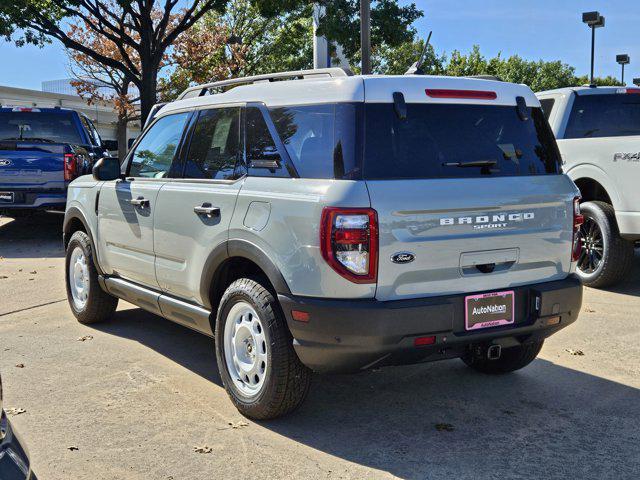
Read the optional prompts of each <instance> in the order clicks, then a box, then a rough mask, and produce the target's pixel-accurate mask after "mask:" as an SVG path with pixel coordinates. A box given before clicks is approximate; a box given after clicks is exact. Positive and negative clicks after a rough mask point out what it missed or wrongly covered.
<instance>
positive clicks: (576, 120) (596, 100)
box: [564, 94, 640, 138]
mask: <svg viewBox="0 0 640 480" xmlns="http://www.w3.org/2000/svg"><path fill="white" fill-rule="evenodd" d="M625 135H640V95H625V94H614V95H577V96H576V97H575V100H574V102H573V108H572V109H571V116H570V117H569V123H568V124H567V130H566V132H565V134H564V138H596V137H620V136H625Z"/></svg>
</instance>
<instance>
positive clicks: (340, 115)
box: [270, 104, 359, 179]
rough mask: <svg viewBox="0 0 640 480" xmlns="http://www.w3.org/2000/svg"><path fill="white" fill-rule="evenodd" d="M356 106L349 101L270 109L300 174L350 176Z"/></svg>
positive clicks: (353, 168)
mask: <svg viewBox="0 0 640 480" xmlns="http://www.w3.org/2000/svg"><path fill="white" fill-rule="evenodd" d="M356 110H357V108H356V106H355V105H351V104H323V105H305V106H298V107H276V108H271V109H270V114H271V118H272V119H273V123H274V125H275V127H276V130H277V131H278V135H280V139H281V140H282V142H283V143H284V146H285V148H286V149H287V152H288V153H289V157H290V158H291V160H292V161H293V163H294V165H295V166H296V170H297V171H298V174H299V175H300V176H301V177H302V178H332V179H333V178H336V179H343V178H354V177H355V176H356V175H357V174H358V173H359V168H358V165H357V163H358V162H357V155H356V143H357V133H356V125H357V111H356Z"/></svg>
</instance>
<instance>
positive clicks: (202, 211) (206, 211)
mask: <svg viewBox="0 0 640 480" xmlns="http://www.w3.org/2000/svg"><path fill="white" fill-rule="evenodd" d="M193 211H194V212H196V213H197V214H198V215H204V216H206V217H207V218H212V217H217V216H218V215H220V208H218V207H214V206H212V205H211V204H210V203H203V204H202V205H200V206H195V207H193Z"/></svg>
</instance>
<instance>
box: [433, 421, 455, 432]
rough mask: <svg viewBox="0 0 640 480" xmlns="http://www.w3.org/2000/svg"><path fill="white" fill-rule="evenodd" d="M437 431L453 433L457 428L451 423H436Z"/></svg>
mask: <svg viewBox="0 0 640 480" xmlns="http://www.w3.org/2000/svg"><path fill="white" fill-rule="evenodd" d="M436 430H438V431H439V432H453V431H454V430H455V427H454V426H453V425H451V424H450V423H436Z"/></svg>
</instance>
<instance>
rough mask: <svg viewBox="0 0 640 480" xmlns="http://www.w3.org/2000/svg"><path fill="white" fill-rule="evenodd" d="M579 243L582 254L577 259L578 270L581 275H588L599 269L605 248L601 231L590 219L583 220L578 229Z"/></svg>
mask: <svg viewBox="0 0 640 480" xmlns="http://www.w3.org/2000/svg"><path fill="white" fill-rule="evenodd" d="M580 242H581V244H582V252H581V253H580V258H579V259H578V269H579V270H580V271H581V272H582V273H585V274H587V275H590V274H592V273H594V272H596V271H597V270H598V268H600V265H601V263H602V259H603V258H604V247H605V245H604V237H603V235H602V230H600V226H599V225H598V224H597V222H596V221H595V220H593V219H592V218H588V217H587V218H585V220H584V223H583V224H582V226H581V227H580Z"/></svg>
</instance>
